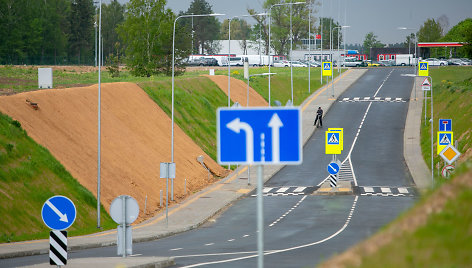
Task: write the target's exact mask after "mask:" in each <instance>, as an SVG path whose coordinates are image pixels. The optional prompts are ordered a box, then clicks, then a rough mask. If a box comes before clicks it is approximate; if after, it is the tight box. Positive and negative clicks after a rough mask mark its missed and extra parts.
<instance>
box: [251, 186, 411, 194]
mask: <svg viewBox="0 0 472 268" xmlns="http://www.w3.org/2000/svg"><path fill="white" fill-rule="evenodd" d="M318 188H319V186H279V187H275V186H272V187H264V189H263V190H262V192H263V196H301V195H311V194H313V193H314V192H315V191H316V190H317V189H318ZM353 189H354V194H355V195H360V196H384V197H387V196H390V197H392V196H393V197H415V196H417V195H418V194H417V191H416V190H415V188H414V187H405V186H403V187H392V186H353ZM250 196H252V197H256V196H257V195H256V194H255V192H252V194H251V195H250Z"/></svg>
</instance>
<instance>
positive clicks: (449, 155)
mask: <svg viewBox="0 0 472 268" xmlns="http://www.w3.org/2000/svg"><path fill="white" fill-rule="evenodd" d="M439 155H440V156H441V157H442V159H444V161H446V163H448V164H449V165H450V164H452V163H453V162H454V161H456V160H457V158H459V156H460V155H461V153H460V152H459V151H458V150H457V149H456V148H455V147H454V146H452V145H451V144H449V145H448V146H446V148H444V149H443V150H442V151H441V152H440V153H439Z"/></svg>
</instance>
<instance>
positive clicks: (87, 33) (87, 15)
mask: <svg viewBox="0 0 472 268" xmlns="http://www.w3.org/2000/svg"><path fill="white" fill-rule="evenodd" d="M94 10H95V9H94V7H93V0H72V1H71V12H70V15H69V23H70V33H69V45H70V53H69V56H71V57H72V56H76V57H77V63H78V64H81V63H84V61H85V60H87V59H88V60H90V59H92V58H93V57H92V55H93V49H92V47H93V31H94V28H93V16H94Z"/></svg>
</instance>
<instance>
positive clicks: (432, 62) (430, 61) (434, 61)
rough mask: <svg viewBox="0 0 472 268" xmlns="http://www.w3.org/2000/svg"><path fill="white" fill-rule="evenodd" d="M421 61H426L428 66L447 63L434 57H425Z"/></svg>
mask: <svg viewBox="0 0 472 268" xmlns="http://www.w3.org/2000/svg"><path fill="white" fill-rule="evenodd" d="M422 61H426V62H427V63H428V65H429V66H444V65H447V61H445V60H440V59H436V58H427V59H425V60H422Z"/></svg>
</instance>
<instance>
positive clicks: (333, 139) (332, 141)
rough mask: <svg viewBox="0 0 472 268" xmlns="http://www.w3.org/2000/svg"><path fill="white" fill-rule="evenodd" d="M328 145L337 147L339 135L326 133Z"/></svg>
mask: <svg viewBox="0 0 472 268" xmlns="http://www.w3.org/2000/svg"><path fill="white" fill-rule="evenodd" d="M328 144H329V145H339V133H328Z"/></svg>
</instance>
